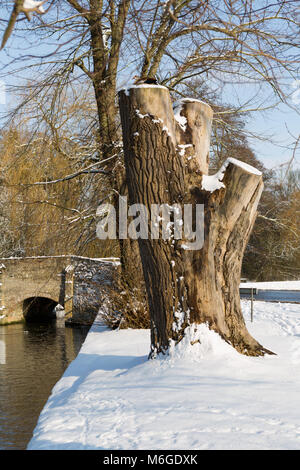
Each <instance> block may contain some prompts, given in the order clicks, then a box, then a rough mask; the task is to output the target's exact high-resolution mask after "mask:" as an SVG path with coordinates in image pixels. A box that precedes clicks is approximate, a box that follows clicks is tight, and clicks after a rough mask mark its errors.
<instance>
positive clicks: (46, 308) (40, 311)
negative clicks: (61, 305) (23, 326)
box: [22, 296, 58, 323]
mask: <svg viewBox="0 0 300 470" xmlns="http://www.w3.org/2000/svg"><path fill="white" fill-rule="evenodd" d="M57 305H58V302H56V301H55V300H53V299H50V298H48V297H40V296H39V297H27V298H26V299H24V300H23V305H22V307H23V316H24V319H25V321H26V322H29V323H34V322H43V323H44V322H49V321H52V320H54V319H55V317H56V314H55V310H54V309H55V307H56V306H57Z"/></svg>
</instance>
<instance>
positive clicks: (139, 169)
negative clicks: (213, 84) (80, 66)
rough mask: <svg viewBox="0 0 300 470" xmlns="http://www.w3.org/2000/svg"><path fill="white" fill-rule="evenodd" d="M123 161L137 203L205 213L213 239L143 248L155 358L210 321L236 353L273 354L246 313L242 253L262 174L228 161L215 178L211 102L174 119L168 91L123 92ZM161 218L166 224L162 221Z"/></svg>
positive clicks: (151, 241) (143, 243)
mask: <svg viewBox="0 0 300 470" xmlns="http://www.w3.org/2000/svg"><path fill="white" fill-rule="evenodd" d="M119 101H120V112H121V122H122V130H123V143H124V159H125V167H126V179H127V185H128V191H129V201H130V204H137V203H138V204H143V205H144V206H145V207H146V209H147V212H148V214H150V213H151V208H152V207H153V206H152V205H153V204H154V205H162V204H164V205H167V207H170V208H171V207H173V208H174V207H175V210H177V209H178V211H180V208H181V207H182V206H183V205H184V204H188V205H190V207H192V208H193V209H194V210H196V206H197V205H198V207H203V208H204V213H203V221H204V241H203V243H202V244H201V246H200V247H199V248H198V249H187V248H189V247H190V246H191V245H189V244H188V243H187V239H186V236H185V237H183V238H182V239H177V238H176V237H174V230H175V226H174V223H173V225H172V223H171V224H170V227H172V229H173V232H172V233H171V234H170V236H169V237H167V238H166V237H165V239H164V237H163V233H162V232H163V231H162V228H161V227H160V229H159V230H160V231H159V235H160V236H159V237H158V238H151V236H150V233H151V230H153V220H152V218H149V217H148V218H147V219H145V224H146V225H147V229H148V234H149V236H148V238H147V237H144V238H139V240H138V242H139V249H140V255H141V261H142V267H143V274H144V280H145V285H146V289H147V295H148V303H149V310H150V319H151V352H150V357H155V356H156V355H157V354H159V353H164V354H165V353H167V352H168V349H169V346H170V341H171V340H173V341H175V342H176V343H178V342H179V341H180V340H181V339H182V338H183V337H184V332H185V329H186V328H187V327H188V326H190V325H192V324H199V323H203V322H205V323H207V324H208V325H209V327H210V328H211V329H213V330H214V331H216V332H217V333H219V334H220V336H221V337H222V338H224V339H225V340H226V341H227V342H229V343H230V344H231V345H232V346H233V347H234V348H235V349H236V350H237V351H239V352H240V353H242V354H247V355H252V356H259V355H264V354H265V353H270V354H272V353H271V352H270V351H268V350H266V349H265V348H264V347H263V346H261V345H260V344H259V343H258V342H257V341H256V340H255V339H254V338H252V337H251V335H250V334H249V332H248V331H247V329H246V326H245V322H244V319H243V315H242V312H241V307H240V296H239V283H240V273H241V264H242V258H243V253H244V250H245V247H246V244H247V241H248V238H249V235H250V233H251V230H252V227H253V224H254V221H255V217H256V209H257V205H258V201H259V199H260V195H261V192H262V189H263V181H262V175H261V173H260V172H259V171H258V170H256V169H255V168H253V167H251V166H249V165H246V164H244V163H242V162H239V161H238V160H234V159H229V160H227V162H226V163H225V164H224V165H223V167H222V168H221V169H220V170H219V172H218V173H217V174H216V175H213V176H209V175H208V165H209V144H210V129H211V122H212V116H213V112H212V109H211V108H210V106H208V105H207V104H205V103H203V102H200V101H197V100H192V99H185V100H183V101H182V102H181V103H179V104H177V106H176V108H175V111H174V112H175V114H174V112H173V108H172V102H171V98H170V95H169V91H168V89H167V88H165V87H162V86H159V85H158V86H155V85H150V86H149V85H140V86H134V87H132V88H130V89H128V90H121V91H120V92H119ZM157 220H159V219H157Z"/></svg>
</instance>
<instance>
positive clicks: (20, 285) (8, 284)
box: [0, 255, 119, 325]
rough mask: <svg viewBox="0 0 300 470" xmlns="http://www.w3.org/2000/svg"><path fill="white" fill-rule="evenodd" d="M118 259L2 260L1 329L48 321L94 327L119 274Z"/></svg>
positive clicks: (0, 268)
mask: <svg viewBox="0 0 300 470" xmlns="http://www.w3.org/2000/svg"><path fill="white" fill-rule="evenodd" d="M118 265H119V263H118V260H117V259H115V258H103V259H95V258H84V257H80V256H72V255H70V256H40V257H27V258H0V325H1V324H8V323H13V322H19V321H22V320H24V319H25V320H27V321H44V320H47V319H49V318H51V317H52V318H54V317H55V315H56V312H60V314H61V315H65V318H66V320H67V322H68V323H74V324H77V323H78V324H91V323H92V322H93V321H94V319H95V317H96V315H97V312H98V310H99V307H100V306H101V303H102V302H103V301H104V299H105V296H106V294H107V290H108V289H109V287H110V286H112V284H113V282H114V279H115V275H116V273H117V272H118ZM58 315H59V314H58Z"/></svg>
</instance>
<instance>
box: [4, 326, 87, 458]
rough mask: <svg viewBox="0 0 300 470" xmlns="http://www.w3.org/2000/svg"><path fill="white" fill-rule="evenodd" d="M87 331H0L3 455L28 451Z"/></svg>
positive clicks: (61, 328) (40, 328)
mask: <svg viewBox="0 0 300 470" xmlns="http://www.w3.org/2000/svg"><path fill="white" fill-rule="evenodd" d="M87 332H88V328H65V326H64V321H63V320H56V321H54V322H51V323H48V324H45V323H43V324H38V323H28V324H16V325H8V326H0V450H3V449H25V448H26V445H27V443H28V442H29V440H30V439H31V436H32V432H33V429H34V427H35V425H36V422H37V419H38V416H39V414H40V412H41V410H42V408H43V406H44V404H45V403H46V401H47V399H48V397H49V395H50V393H51V389H52V388H53V386H54V385H55V383H56V382H57V381H58V380H59V378H60V377H61V376H62V374H63V372H64V371H65V369H66V368H67V366H68V365H69V363H70V362H71V361H72V360H73V359H74V358H75V357H76V355H77V354H78V351H79V349H80V347H81V345H82V343H83V341H84V339H85V337H86V335H87Z"/></svg>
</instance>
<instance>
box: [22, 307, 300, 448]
mask: <svg viewBox="0 0 300 470" xmlns="http://www.w3.org/2000/svg"><path fill="white" fill-rule="evenodd" d="M242 305H243V311H244V316H245V319H246V321H247V326H248V328H249V330H250V332H251V334H252V335H253V336H254V337H255V338H257V339H258V340H259V341H260V342H261V343H262V344H263V345H264V346H265V347H266V348H268V349H271V350H272V351H274V352H276V353H277V356H266V357H263V358H250V357H245V356H242V355H240V354H238V353H237V352H236V351H235V350H234V349H233V348H231V347H230V346H229V345H227V344H226V343H225V342H224V341H223V340H221V338H220V337H219V336H218V335H217V334H215V333H214V332H211V331H209V330H208V329H207V327H206V326H205V325H201V327H200V329H199V332H198V335H199V338H200V341H201V343H196V344H194V345H193V346H191V345H190V344H189V343H188V342H187V343H185V344H184V343H183V342H182V343H181V344H180V347H178V348H176V350H174V351H172V352H171V355H170V356H169V357H168V358H165V359H158V360H153V361H148V360H147V354H148V352H149V332H148V331H141V330H122V331H109V330H105V329H104V328H103V327H101V326H100V325H97V323H95V324H94V326H93V327H92V329H91V331H90V333H89V334H88V336H87V339H86V341H85V343H84V344H83V347H82V349H81V351H80V353H79V355H78V356H77V358H76V359H75V360H74V361H73V362H72V363H71V365H70V366H69V368H68V369H67V371H66V372H65V374H64V376H63V377H62V379H61V380H60V381H59V382H58V383H57V384H56V386H55V387H54V389H53V392H52V395H51V396H50V398H49V400H48V402H47V404H46V406H45V408H44V410H43V411H42V413H41V415H40V418H39V422H38V425H37V427H36V429H35V432H34V436H33V438H32V440H31V442H30V444H29V446H28V448H29V449H130V450H133V449H147V450H148V449H159V450H163V449H170V450H171V449H173V450H174V449H197V450H200V449H300V305H296V304H272V303H265V302H258V301H257V302H255V304H254V322H253V323H250V322H249V318H250V303H249V302H248V301H242Z"/></svg>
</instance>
